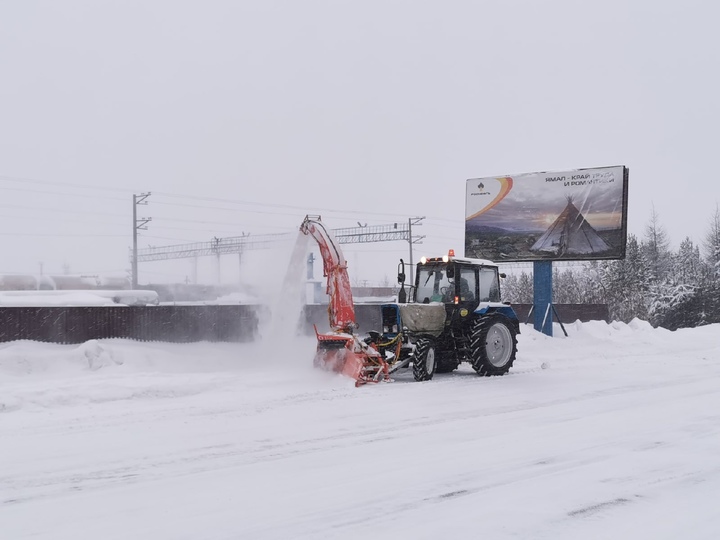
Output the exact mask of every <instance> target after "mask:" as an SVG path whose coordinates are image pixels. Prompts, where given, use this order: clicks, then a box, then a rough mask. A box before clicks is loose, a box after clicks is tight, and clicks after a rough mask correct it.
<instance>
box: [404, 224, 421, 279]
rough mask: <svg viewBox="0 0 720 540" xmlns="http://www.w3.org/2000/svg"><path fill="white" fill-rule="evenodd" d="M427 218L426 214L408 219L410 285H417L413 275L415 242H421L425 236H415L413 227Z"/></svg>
mask: <svg viewBox="0 0 720 540" xmlns="http://www.w3.org/2000/svg"><path fill="white" fill-rule="evenodd" d="M423 219H425V216H423V217H415V218H409V219H408V245H409V246H410V272H409V276H410V286H411V287H412V286H414V285H415V278H414V277H413V269H414V266H413V244H421V243H422V242H421V240H422V239H423V238H425V236H424V235H423V236H413V233H412V227H413V225H422V220H423Z"/></svg>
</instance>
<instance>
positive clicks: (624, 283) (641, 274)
mask: <svg viewBox="0 0 720 540" xmlns="http://www.w3.org/2000/svg"><path fill="white" fill-rule="evenodd" d="M601 277H602V285H603V288H604V290H605V294H606V298H607V303H608V308H609V310H610V318H611V319H613V320H619V321H623V322H629V321H631V320H632V319H634V318H636V317H637V318H640V319H645V320H647V318H648V294H649V290H650V278H649V265H648V263H647V260H646V258H645V255H644V253H643V250H642V249H641V246H640V244H639V243H638V239H637V237H636V236H635V235H632V234H631V235H629V236H628V240H627V247H626V250H625V259H621V260H614V261H604V264H603V265H602V267H601Z"/></svg>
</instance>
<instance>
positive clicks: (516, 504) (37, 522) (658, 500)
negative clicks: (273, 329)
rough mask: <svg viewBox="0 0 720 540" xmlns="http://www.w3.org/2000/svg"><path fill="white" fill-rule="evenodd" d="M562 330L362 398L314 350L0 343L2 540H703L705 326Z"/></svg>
mask: <svg viewBox="0 0 720 540" xmlns="http://www.w3.org/2000/svg"><path fill="white" fill-rule="evenodd" d="M569 330H570V332H571V335H570V338H569V339H564V338H554V339H550V338H546V337H545V336H542V335H539V334H537V333H535V332H533V331H532V330H530V329H529V328H524V329H523V332H524V333H523V334H522V335H521V336H520V340H519V349H520V350H519V354H518V361H517V362H516V367H515V368H514V369H513V370H512V372H511V375H509V376H506V377H502V378H491V379H483V378H479V377H477V376H476V375H475V374H474V373H473V372H471V371H469V370H466V369H465V368H464V369H462V370H461V371H459V372H456V373H454V374H450V375H437V376H436V377H435V379H434V380H433V381H430V382H428V383H415V382H412V376H411V374H409V373H407V374H402V375H400V376H399V377H398V378H397V381H396V382H395V383H393V384H385V385H380V386H375V387H365V388H361V389H356V388H354V387H353V384H352V381H349V380H346V379H343V378H341V377H339V376H335V375H331V374H327V373H322V372H318V371H315V370H313V369H311V368H310V367H309V365H310V359H311V357H312V353H313V349H314V340H312V339H302V340H299V341H298V342H296V343H292V344H288V345H285V346H283V349H284V350H278V349H277V347H274V348H273V347H271V346H270V345H265V346H261V345H260V344H253V345H229V344H207V343H205V344H193V345H167V344H137V343H131V342H125V341H107V342H101V343H99V344H97V343H89V344H86V345H83V346H81V347H80V348H78V347H74V346H54V345H43V344H34V343H14V344H6V345H4V346H2V348H0V434H1V437H2V444H1V445H0V538H2V539H6V538H7V539H21V538H35V539H37V538H41V539H66V538H67V539H73V540H82V539H92V540H96V539H98V538H103V539H104V540H109V539H121V538H122V539H127V538H133V539H153V540H157V539H211V538H212V539H240V538H243V539H244V538H253V539H254V538H262V539H265V538H283V539H284V538H480V537H486V538H552V539H554V540H557V539H565V538H567V539H578V538H653V539H657V538H668V539H674V538H680V537H682V538H686V539H687V538H717V537H718V536H720V510H719V508H720V505H719V504H718V502H717V496H718V494H719V493H720V326H718V325H713V326H709V327H704V328H698V329H692V330H681V331H678V332H675V333H671V332H666V331H663V330H653V329H651V328H649V327H648V326H647V325H645V323H634V324H632V325H630V326H627V325H622V324H616V325H615V326H609V325H605V324H604V323H589V324H584V325H580V324H577V325H573V326H571V328H570V329H569ZM89 366H91V367H92V368H93V369H89Z"/></svg>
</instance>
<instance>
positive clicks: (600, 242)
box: [465, 165, 628, 335]
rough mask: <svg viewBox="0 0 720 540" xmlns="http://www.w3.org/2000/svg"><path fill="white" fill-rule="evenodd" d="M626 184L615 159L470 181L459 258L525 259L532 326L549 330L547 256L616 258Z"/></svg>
mask: <svg viewBox="0 0 720 540" xmlns="http://www.w3.org/2000/svg"><path fill="white" fill-rule="evenodd" d="M627 189H628V169H627V167H625V166H622V165H618V166H614V167H597V168H592V169H573V170H568V171H561V172H537V173H527V174H517V175H512V176H494V177H486V178H473V179H470V180H468V181H467V183H466V197H465V256H466V257H472V258H478V259H490V260H492V261H494V262H496V263H502V262H530V261H532V262H533V263H534V272H533V273H534V275H535V277H534V280H533V283H534V291H535V292H534V295H535V297H534V308H533V309H534V313H535V328H536V329H538V330H541V329H542V331H543V332H545V333H548V335H552V316H548V317H546V316H545V315H546V313H550V311H548V305H550V306H551V305H552V262H553V261H586V260H601V259H624V258H625V244H626V239H627ZM543 320H544V321H545V322H544V323H543Z"/></svg>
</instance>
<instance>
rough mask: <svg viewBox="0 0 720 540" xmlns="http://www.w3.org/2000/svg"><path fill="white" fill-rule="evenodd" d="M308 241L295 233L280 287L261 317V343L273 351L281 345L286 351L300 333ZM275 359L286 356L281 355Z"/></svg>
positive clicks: (301, 234)
mask: <svg viewBox="0 0 720 540" xmlns="http://www.w3.org/2000/svg"><path fill="white" fill-rule="evenodd" d="M309 238H310V237H309V236H307V235H305V234H303V233H302V232H300V231H298V234H297V238H296V240H295V245H294V247H293V249H292V253H291V254H290V259H289V261H288V264H287V269H286V271H285V277H284V278H283V280H282V285H281V286H280V287H277V288H276V289H275V291H274V293H273V295H272V296H271V299H272V302H271V304H270V313H269V314H267V316H265V317H263V320H262V321H261V325H260V337H261V343H262V344H264V346H265V348H268V347H269V346H271V347H272V348H274V349H277V347H278V346H280V345H284V346H287V348H288V351H290V350H293V349H294V344H293V343H292V342H293V338H296V337H297V336H298V335H299V334H300V332H301V329H302V324H303V322H304V320H303V313H304V310H303V308H304V306H305V272H306V261H307V253H308V241H309ZM288 338H290V339H288ZM275 356H276V357H277V358H283V357H286V356H285V355H283V354H278V355H275ZM308 361H309V360H308Z"/></svg>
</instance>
